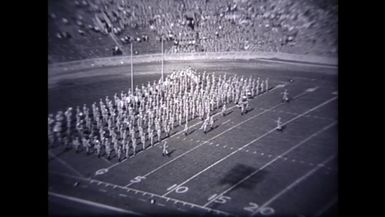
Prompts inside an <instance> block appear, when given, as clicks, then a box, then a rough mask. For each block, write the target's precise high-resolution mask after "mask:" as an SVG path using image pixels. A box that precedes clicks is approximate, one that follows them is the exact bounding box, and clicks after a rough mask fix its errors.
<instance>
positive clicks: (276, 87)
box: [93, 82, 287, 177]
mask: <svg viewBox="0 0 385 217" xmlns="http://www.w3.org/2000/svg"><path fill="white" fill-rule="evenodd" d="M286 83H287V82H286ZM286 83H285V84H286ZM279 88H281V86H275V87H274V88H272V89H271V90H269V92H264V93H261V94H260V95H258V96H261V95H266V94H267V93H270V92H272V91H273V90H277V89H279ZM258 96H257V97H258ZM235 107H236V105H233V106H231V107H230V108H228V109H226V111H229V110H231V109H233V108H235ZM220 114H221V113H220V112H218V113H216V114H214V115H213V117H215V116H217V115H220ZM202 122H203V121H199V122H197V123H195V124H193V125H191V126H190V127H188V128H187V130H189V129H191V128H193V127H195V126H197V125H199V124H201V123H202ZM183 132H184V131H183V130H181V131H178V132H176V133H175V134H173V135H171V136H170V137H169V138H172V137H174V136H177V135H179V134H181V133H183ZM126 160H128V159H127V158H126V159H124V160H122V161H121V162H117V163H115V164H113V165H111V166H109V167H107V168H105V169H107V171H108V170H109V169H111V168H114V167H116V166H118V165H119V164H121V163H123V162H124V161H126ZM93 177H95V175H93Z"/></svg>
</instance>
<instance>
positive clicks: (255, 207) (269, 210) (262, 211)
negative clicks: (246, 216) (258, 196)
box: [243, 202, 274, 216]
mask: <svg viewBox="0 0 385 217" xmlns="http://www.w3.org/2000/svg"><path fill="white" fill-rule="evenodd" d="M243 209H244V210H246V211H249V212H251V213H254V212H256V211H257V210H258V209H259V211H258V212H257V213H259V214H261V215H266V216H268V215H272V214H274V209H273V208H271V207H259V205H258V204H256V203H253V202H249V206H246V207H244V208H243Z"/></svg>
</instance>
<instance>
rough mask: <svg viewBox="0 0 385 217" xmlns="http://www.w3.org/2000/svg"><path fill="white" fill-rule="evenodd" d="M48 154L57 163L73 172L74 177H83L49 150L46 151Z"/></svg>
mask: <svg viewBox="0 0 385 217" xmlns="http://www.w3.org/2000/svg"><path fill="white" fill-rule="evenodd" d="M48 154H49V155H51V156H52V157H53V158H55V159H56V160H57V161H58V162H59V163H61V164H63V165H64V166H65V167H67V168H68V169H70V170H71V171H72V172H74V173H75V174H76V175H78V176H81V177H85V176H83V175H82V174H81V173H80V172H79V171H77V170H76V169H75V168H73V167H72V166H70V165H69V164H68V163H66V162H65V161H64V160H62V159H60V158H59V157H57V156H55V155H54V154H53V153H52V152H51V151H50V150H48Z"/></svg>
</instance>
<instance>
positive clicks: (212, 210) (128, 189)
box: [52, 172, 234, 216]
mask: <svg viewBox="0 0 385 217" xmlns="http://www.w3.org/2000/svg"><path fill="white" fill-rule="evenodd" d="M52 173H54V174H57V175H59V176H64V177H68V178H72V179H77V180H79V179H80V180H83V181H87V182H100V183H104V184H110V185H115V184H112V183H109V182H105V181H100V180H97V179H92V178H84V177H80V176H74V175H68V174H61V173H57V172H52ZM116 186H117V187H118V188H120V189H124V190H126V191H127V192H129V191H134V192H139V193H144V192H146V191H142V190H139V189H135V188H129V187H125V186H121V185H116ZM146 193H147V194H152V195H153V196H154V197H158V198H162V199H165V200H166V201H169V200H172V201H178V202H180V203H185V204H187V205H190V206H191V207H197V208H200V209H203V210H206V211H211V212H218V213H221V214H223V215H226V216H234V215H232V214H230V213H227V212H225V211H221V210H217V209H213V208H209V207H203V206H201V205H198V204H195V203H190V202H186V201H182V200H178V199H174V198H171V197H164V196H162V195H159V194H155V193H150V192H146Z"/></svg>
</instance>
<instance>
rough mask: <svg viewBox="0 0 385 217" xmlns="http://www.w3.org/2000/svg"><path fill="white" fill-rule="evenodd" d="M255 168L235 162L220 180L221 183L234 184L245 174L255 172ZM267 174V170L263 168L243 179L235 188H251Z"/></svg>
mask: <svg viewBox="0 0 385 217" xmlns="http://www.w3.org/2000/svg"><path fill="white" fill-rule="evenodd" d="M256 170H257V168H254V167H250V166H246V165H243V164H237V165H235V166H234V167H233V168H232V169H231V170H229V171H228V172H227V173H226V175H225V176H224V177H222V179H221V180H220V184H221V185H231V186H232V185H235V184H236V183H238V182H239V181H241V180H242V179H243V178H245V177H246V176H248V175H250V174H251V173H253V172H255V171H256ZM266 175H267V172H266V171H265V170H261V171H259V172H257V173H256V174H254V175H253V176H251V177H250V178H248V179H246V180H245V181H243V182H242V183H241V184H240V185H238V186H237V187H236V188H247V189H251V188H253V187H254V186H255V185H256V184H257V183H258V182H260V181H262V179H264V177H265V176H266Z"/></svg>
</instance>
